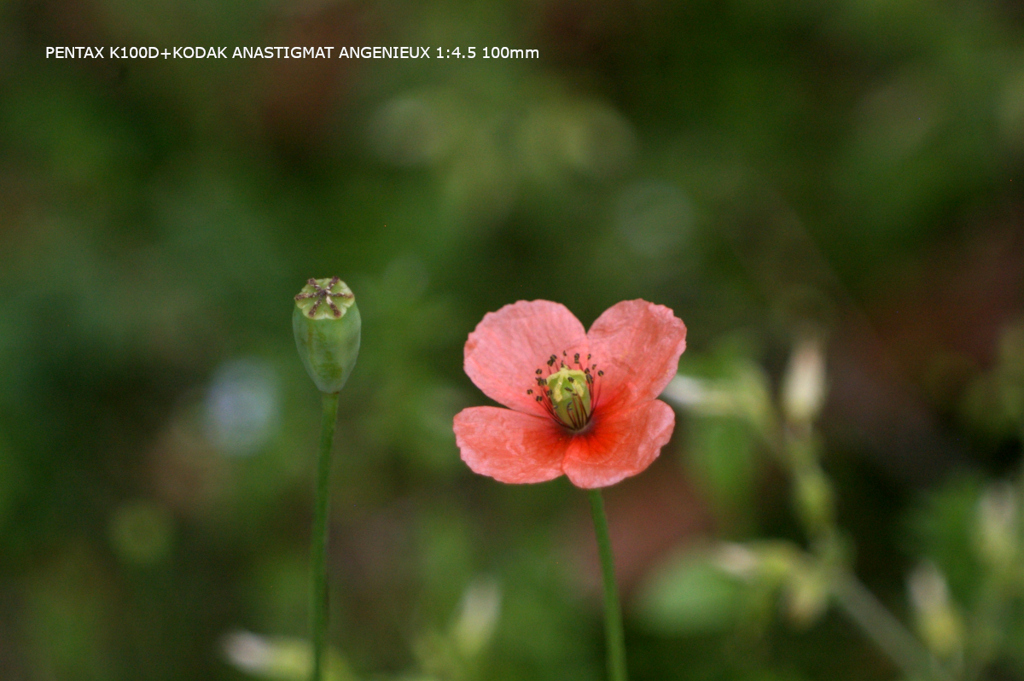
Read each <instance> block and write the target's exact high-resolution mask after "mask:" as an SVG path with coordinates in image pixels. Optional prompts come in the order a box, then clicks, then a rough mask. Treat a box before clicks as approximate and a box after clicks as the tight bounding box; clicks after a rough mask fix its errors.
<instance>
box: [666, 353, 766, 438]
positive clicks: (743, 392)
mask: <svg viewBox="0 0 1024 681" xmlns="http://www.w3.org/2000/svg"><path fill="white" fill-rule="evenodd" d="M767 385H768V381H767V379H766V378H765V375H764V372H762V371H761V370H760V368H758V367H756V366H754V365H752V364H746V363H740V364H738V365H737V366H735V367H734V370H733V376H732V377H730V378H726V379H717V380H710V379H700V378H693V377H692V376H683V375H682V374H680V375H678V376H676V377H675V378H673V379H672V380H671V381H670V382H669V384H668V385H667V386H666V387H665V390H664V391H662V393H661V396H662V397H663V398H665V399H666V400H667V401H669V402H670V403H672V404H673V405H675V406H676V407H678V408H680V409H688V410H691V411H693V412H694V413H697V414H700V415H702V416H737V417H740V418H743V419H746V420H747V421H748V422H750V423H751V424H752V425H753V426H754V428H756V429H757V430H758V432H767V430H768V429H769V428H770V420H771V408H770V400H769V398H768V388H767Z"/></svg>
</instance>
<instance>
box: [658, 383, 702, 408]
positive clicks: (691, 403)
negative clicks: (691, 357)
mask: <svg viewBox="0 0 1024 681" xmlns="http://www.w3.org/2000/svg"><path fill="white" fill-rule="evenodd" d="M661 396H662V397H664V398H665V399H666V400H668V401H669V402H671V403H673V404H674V405H676V406H677V407H680V408H682V409H688V408H692V407H699V406H702V405H704V404H705V403H707V402H708V398H709V397H710V396H711V395H710V393H709V391H708V387H707V384H706V382H705V381H702V380H700V379H697V378H693V377H691V376H683V375H682V374H679V375H677V376H676V377H675V378H673V379H672V380H671V381H669V384H668V385H667V386H665V390H664V391H663V392H662V393H661Z"/></svg>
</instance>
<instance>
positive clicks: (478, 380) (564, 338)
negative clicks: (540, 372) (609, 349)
mask: <svg viewBox="0 0 1024 681" xmlns="http://www.w3.org/2000/svg"><path fill="white" fill-rule="evenodd" d="M563 352H564V353H566V355H567V356H568V357H572V356H573V354H574V353H577V352H579V353H586V352H587V335H586V332H585V331H584V329H583V325H582V324H580V321H579V320H578V319H576V317H574V316H573V314H572V313H571V312H569V310H568V309H566V307H565V306H564V305H559V304H558V303H552V302H549V301H547V300H534V301H530V302H527V301H523V300H521V301H519V302H518V303H514V304H512V305H506V306H505V307H503V308H501V309H500V310H498V311H497V312H488V313H487V314H486V315H484V318H483V321H481V322H480V323H479V324H477V327H476V330H474V331H473V333H471V334H469V340H467V341H466V348H465V369H466V374H468V375H469V378H470V379H471V380H472V381H473V383H475V384H476V387H478V388H480V390H482V391H483V392H484V394H485V395H487V396H488V397H490V398H491V399H492V400H494V401H495V402H498V403H499V404H503V405H505V406H506V407H509V408H511V409H516V410H518V411H523V412H526V413H529V414H544V413H545V411H544V408H543V407H542V406H541V405H540V404H539V403H538V402H537V401H536V389H537V383H536V378H537V374H536V373H535V371H536V370H537V369H541V368H544V369H545V372H544V373H545V375H546V374H547V371H546V369H547V367H546V366H545V364H546V363H547V361H548V360H549V359H550V357H551V355H557V356H558V357H559V358H561V357H562V353H563ZM527 390H532V391H534V392H533V393H531V394H527Z"/></svg>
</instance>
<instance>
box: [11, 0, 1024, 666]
mask: <svg viewBox="0 0 1024 681" xmlns="http://www.w3.org/2000/svg"><path fill="white" fill-rule="evenodd" d="M75 45H82V46H90V45H94V46H111V45H118V46H143V47H145V46H150V45H152V46H156V47H158V48H159V49H161V50H162V49H164V48H173V47H183V46H204V47H208V46H227V47H228V48H229V52H230V51H231V50H232V49H233V48H234V47H235V46H243V47H244V46H255V45H298V46H318V45H330V46H334V47H335V48H337V47H340V46H375V45H388V46H390V45H409V46H426V47H430V49H431V56H432V58H431V59H429V60H427V59H419V60H397V59H391V60H388V59H380V60H368V59H331V60H316V59H302V60H294V59H288V60H285V59H280V60H279V59H270V60H256V59H253V60H244V59H233V60H232V59H228V60H184V59H178V60H175V59H163V58H158V59H154V60H142V59H136V60H131V59H125V60H112V59H109V58H107V59H102V60H98V59H92V60H91V59H54V58H46V56H45V50H46V47H48V46H75ZM469 46H475V47H476V51H477V57H476V58H475V59H472V60H470V59H461V60H459V59H447V60H440V59H437V48H438V47H441V48H442V49H444V50H451V49H454V48H456V47H459V48H460V50H461V53H462V54H466V53H467V51H468V50H467V48H468V47H469ZM485 46H489V47H498V48H500V47H503V46H504V47H509V48H521V49H536V50H539V55H540V56H539V58H536V59H525V58H524V59H516V58H509V59H483V58H482V54H481V53H482V48H483V47H485ZM335 54H337V50H336V51H335ZM1022 169H1024V9H1022V8H1021V6H1020V4H1019V3H1015V2H1011V1H1009V0H950V1H948V2H941V3H940V2H927V1H925V0H899V1H893V2H885V1H883V0H837V1H836V2H833V3H819V2H813V1H811V0H781V1H779V2H774V3H772V2H764V1H762V0H729V1H726V2H712V1H710V0H697V1H694V2H683V3H673V2H666V1H662V0H647V1H643V2H638V1H631V0H597V1H596V2H583V1H582V0H529V1H526V2H500V3H488V4H482V3H470V2H446V3H426V2H418V3H417V2H413V3H391V2H382V1H378V0H346V1H343V2H333V1H331V0H309V1H308V2H280V1H278V2H271V1H266V0H264V1H258V2H240V1H238V0H209V1H208V2H202V3H198V2H194V3H179V2H172V1H171V0H156V1H155V2H151V3H145V4H142V3H131V2H126V1H125V0H7V1H6V2H2V3H0V678H2V679H4V680H17V681H22V680H25V681H37V680H39V681H48V680H50V679H54V680H63V679H69V680H78V679H82V680H93V679H95V680H115V681H116V680H120V679H125V680H127V679H151V680H156V681H161V680H171V679H175V680H177V679H224V680H229V679H244V678H252V677H251V676H249V674H250V673H256V674H260V673H262V674H264V675H267V674H272V672H269V671H267V670H266V669H263V670H262V671H261V669H260V668H259V659H258V658H259V654H260V651H263V646H269V648H272V647H273V645H274V644H273V641H274V640H277V639H269V638H268V639H264V638H261V637H278V636H284V637H302V636H304V635H305V632H306V627H307V624H306V618H307V614H306V604H307V595H306V594H307V579H308V575H307V563H306V561H307V552H308V543H309V527H310V524H311V510H312V473H313V467H314V451H315V445H316V437H317V428H318V418H319V407H318V399H319V398H318V395H317V393H316V391H315V389H314V388H313V386H312V385H311V383H310V381H309V379H308V378H307V377H306V376H305V374H304V372H303V371H302V367H301V365H300V363H299V361H298V359H297V357H296V354H295V348H294V342H293V339H292V333H291V330H290V315H291V306H292V296H293V295H294V294H295V293H297V292H298V290H299V289H300V288H301V286H302V284H303V283H304V281H305V280H306V279H307V278H309V277H312V276H315V277H326V276H332V275H339V276H341V277H342V278H343V279H345V280H346V281H347V282H348V283H349V284H350V286H351V287H352V289H353V290H354V291H355V292H356V295H357V297H358V300H359V306H360V310H361V312H362V316H363V350H362V354H361V357H360V358H359V364H358V366H357V367H356V369H355V372H354V373H353V375H352V378H351V380H350V381H349V384H348V386H347V387H346V389H345V391H344V392H343V393H342V396H341V411H342V416H341V419H340V422H339V438H338V441H337V445H336V452H335V453H336V458H335V466H334V471H333V472H334V481H333V504H334V505H333V509H332V511H333V516H332V528H331V542H332V544H331V547H330V564H331V568H330V569H331V583H332V589H333V602H332V635H331V641H332V643H333V644H334V646H335V647H336V650H337V651H338V653H339V655H340V656H342V657H343V658H344V659H345V660H346V662H347V665H348V667H349V668H350V670H351V671H352V673H353V674H354V676H352V678H358V679H410V680H411V679H423V680H427V679H437V680H443V679H453V680H459V679H467V680H471V679H481V680H485V679H486V680H490V679H493V680H499V679H500V680H506V679H507V680H519V679H522V680H534V679H536V680H548V679H550V680H552V681H556V680H557V681H573V680H576V679H579V680H584V679H588V680H589V679H599V678H603V673H604V672H603V639H602V619H601V603H600V595H599V592H598V589H597V567H596V552H595V550H594V548H593V535H592V530H591V528H590V527H589V525H588V519H587V509H586V501H585V499H584V495H583V494H581V493H580V492H579V491H578V490H576V489H574V488H573V487H572V486H571V485H569V484H568V483H567V482H565V480H564V479H563V480H560V481H556V482H552V483H546V484H542V485H536V486H514V487H513V486H504V485H501V484H499V483H496V482H495V481H493V480H491V479H488V478H482V477H478V476H475V475H474V474H472V473H471V472H470V471H469V470H468V469H467V468H466V467H465V466H464V465H463V464H462V463H461V461H460V459H459V454H458V450H457V448H456V446H455V440H454V436H453V434H452V432H451V420H452V417H453V416H454V414H455V413H457V411H458V410H460V409H462V408H463V407H466V406H472V405H477V404H484V403H486V399H485V398H484V397H483V396H482V394H481V393H480V392H479V391H478V390H477V389H476V388H475V387H474V386H473V385H472V384H471V383H470V381H469V380H468V379H467V378H466V376H465V375H464V373H463V372H462V345H463V343H464V342H465V339H466V336H467V334H468V333H469V332H470V331H471V330H472V329H473V327H474V326H475V325H476V323H477V322H478V321H479V320H480V319H481V317H482V316H483V314H484V313H486V312H487V311H491V310H496V309H497V308H499V307H500V306H502V305H504V304H507V303H511V302H514V301H516V300H520V299H535V298H543V299H549V300H555V301H559V302H562V303H564V304H566V305H567V306H568V307H569V308H570V309H571V310H572V311H573V312H574V313H575V314H576V315H577V316H578V317H579V318H580V319H581V320H582V321H583V323H584V324H585V325H589V324H590V323H591V322H592V321H593V320H594V319H595V318H596V317H597V316H598V315H599V314H600V313H601V312H602V311H603V310H604V309H606V308H607V307H609V306H611V305H613V304H614V303H616V302H618V301H620V300H625V299H630V298H644V299H646V300H650V301H653V302H657V303H661V304H664V305H668V306H669V307H671V308H672V309H673V310H675V312H676V314H677V315H678V316H680V317H681V318H682V319H683V320H684V321H685V322H686V324H687V326H688V328H689V338H688V340H689V348H688V350H687V353H686V355H684V359H683V362H682V364H681V365H680V369H681V371H682V372H684V373H687V374H688V375H689V374H692V375H699V376H704V377H707V378H716V377H717V378H720V377H723V376H735V375H737V372H740V373H742V372H743V371H748V370H749V372H753V375H756V376H759V377H760V378H759V379H758V380H760V381H762V384H763V385H765V386H767V388H768V394H769V395H774V394H775V392H776V390H777V388H776V387H774V386H777V385H778V384H779V381H780V378H781V376H782V375H783V373H784V371H785V367H786V365H787V361H788V358H789V355H790V352H791V350H792V347H793V344H794V343H795V342H796V341H797V340H798V339H799V338H800V337H802V335H804V334H806V333H807V332H808V330H810V331H812V332H813V333H814V334H816V335H817V337H820V338H822V339H824V345H823V347H824V348H825V354H826V357H827V367H828V384H829V387H830V392H829V399H828V402H827V404H826V407H825V411H824V413H823V416H822V421H821V424H820V425H821V428H820V433H821V442H822V443H823V445H822V452H823V466H824V469H825V470H826V471H827V472H828V474H829V475H830V476H831V477H832V478H833V480H834V481H835V485H836V497H837V503H838V516H839V522H840V524H841V525H842V526H843V527H844V528H845V529H846V531H847V532H848V533H849V536H850V540H851V544H855V545H856V547H857V549H856V554H855V558H854V559H853V560H854V561H855V565H856V568H857V570H858V571H859V573H860V574H861V575H862V577H863V579H864V581H865V582H866V583H867V584H868V585H869V586H870V587H871V588H872V589H873V590H874V591H875V592H876V593H877V594H878V596H879V597H880V599H881V600H882V601H883V602H884V603H885V604H886V605H887V606H889V607H890V608H891V609H892V610H893V612H894V613H896V615H897V616H898V617H900V618H901V619H904V620H905V621H907V622H909V621H910V619H911V606H910V604H909V601H908V599H907V596H906V589H905V580H906V577H907V574H908V573H909V572H910V571H911V570H912V569H913V567H914V566H915V565H916V564H917V562H918V561H919V560H920V558H921V557H922V556H926V555H927V556H930V557H931V559H932V560H933V561H934V564H935V565H938V567H939V569H940V570H941V571H942V574H944V575H945V576H946V577H947V578H948V583H949V589H950V592H951V593H952V594H953V596H954V597H956V598H959V599H961V600H962V601H963V602H964V603H967V604H970V603H971V602H972V599H974V598H976V593H975V592H976V589H975V588H974V585H975V584H977V583H978V579H979V577H978V573H979V570H980V568H979V565H978V561H977V560H976V559H975V558H972V557H971V550H970V549H971V546H972V541H973V540H972V538H971V534H972V532H973V530H972V529H971V528H972V525H971V522H972V521H971V520H970V518H971V517H972V513H974V508H975V503H976V501H977V499H978V498H979V496H980V495H981V493H982V492H981V490H982V489H983V488H984V487H985V486H986V485H987V484H989V481H991V480H995V479H1005V478H1009V477H1010V476H1012V475H1013V474H1014V473H1015V471H1016V468H1017V465H1018V461H1019V459H1020V454H1021V433H1022V431H1024V327H1022V324H1024V307H1022V304H1024V297H1022V295H1021V292H1022V287H1024V229H1022V227H1021V220H1022V218H1024V203H1022V197H1024V193H1022V190H1021V187H1020V185H1021V184H1022V183H1024V173H1022V172H1021V171H1022ZM750 430H751V429H750V428H749V426H746V425H744V424H743V423H742V422H739V421H737V420H736V419H729V418H726V417H718V418H701V417H696V416H692V415H689V414H687V413H685V412H682V411H680V412H678V417H677V428H676V433H675V435H674V438H673V441H672V442H671V443H670V445H669V446H668V447H666V448H665V450H664V451H663V453H662V456H661V459H660V460H659V461H657V462H656V463H655V464H654V465H653V466H652V467H651V468H650V469H649V470H648V471H647V472H645V473H644V474H642V475H641V476H638V477H636V478H633V479H630V480H627V481H625V482H623V483H622V484H621V485H619V486H617V487H615V488H613V489H611V490H609V492H608V494H607V504H608V512H609V515H610V519H611V524H612V537H613V542H614V543H615V545H616V550H617V560H618V564H619V572H620V581H621V583H622V586H623V589H624V595H625V598H626V601H625V608H626V629H627V632H626V634H627V636H626V638H627V649H628V651H629V661H630V669H631V673H632V677H633V679H634V681H643V680H645V679H647V680H656V679H751V680H755V679H756V680H761V679H764V680H769V679H770V680H787V681H788V680H794V681H796V680H802V679H821V678H829V679H869V678H871V679H874V678H877V679H888V678H896V677H898V676H899V672H898V670H897V669H896V668H895V667H894V666H893V665H892V663H891V662H890V661H889V660H888V659H887V658H886V657H885V656H884V655H882V654H881V653H879V652H878V651H877V650H876V649H875V648H873V647H872V646H871V645H870V643H868V642H866V641H865V639H864V638H863V637H861V636H860V634H859V633H858V632H857V631H856V630H855V629H854V628H853V627H852V626H851V625H850V624H849V623H848V621H847V620H845V619H844V618H843V617H842V616H841V615H840V614H836V613H833V612H831V611H829V612H827V613H825V614H824V615H822V616H821V619H818V620H816V621H815V622H814V623H813V624H812V625H808V626H793V623H791V622H788V621H787V618H786V617H785V616H776V613H775V612H774V611H773V612H769V613H767V614H762V615H759V616H754V615H751V614H750V613H747V612H743V613H739V614H737V613H738V610H737V603H736V600H737V598H739V599H740V600H743V599H742V597H737V596H736V594H735V592H734V591H732V590H730V589H731V587H728V586H726V585H723V584H722V583H720V582H719V581H717V578H716V577H714V576H711V575H707V574H704V573H702V572H700V571H699V570H698V571H696V572H694V571H688V572H687V571H684V572H685V574H684V575H683V576H682V577H680V578H679V579H677V580H676V581H675V582H674V583H673V584H674V586H673V585H672V584H670V585H669V586H665V585H664V584H663V583H662V585H661V586H650V585H651V584H652V583H653V582H658V578H656V577H655V576H656V575H658V574H664V571H663V566H664V565H666V564H667V563H666V561H668V562H669V563H671V561H673V560H678V559H677V558H672V556H678V555H681V554H680V552H683V554H682V555H684V556H686V555H690V553H689V552H691V551H694V550H698V549H699V547H706V546H709V545H711V544H712V543H713V542H717V541H719V540H730V541H746V540H752V539H758V538H765V537H783V538H788V539H792V540H794V541H796V542H798V543H800V542H803V541H804V540H803V539H802V538H801V537H802V535H801V531H800V528H799V524H798V523H797V521H795V520H794V519H793V513H792V512H791V510H790V508H789V501H788V482H787V479H786V476H785V474H784V473H783V472H782V471H781V470H780V467H779V465H778V464H777V463H776V462H775V461H774V460H773V459H772V458H771V457H770V456H768V455H766V453H765V451H764V447H763V446H761V444H759V441H758V439H757V437H756V436H755V434H752V433H751V432H750ZM695 547H696V548H695ZM652 580H653V582H652ZM669 581H670V582H671V579H670V580H669ZM662 582H664V580H662ZM659 583H661V582H659ZM651 589H654V591H651ZM658 589H663V590H665V593H662V594H661V596H659V595H658V594H659V593H661V592H659V591H658ZM673 589H675V590H674V591H673ZM670 592H671V593H674V594H676V596H678V598H677V599H676V601H678V602H676V601H672V602H674V603H675V605H671V603H670V606H669V607H661V608H659V606H658V604H661V605H664V604H665V603H668V602H670V601H671V598H669V596H668V595H666V594H669V593H670ZM652 593H653V594H654V595H653V596H652V595H651V594H652ZM644 594H647V595H646V596H645V595H644ZM652 602H653V603H655V605H654V606H651V603H652ZM645 603H647V605H644V604H645ZM769 610H774V608H769ZM1014 621H1016V620H1014ZM798 624H799V623H798ZM1019 629H1020V627H1017V628H1016V629H1013V631H1014V632H1016V633H1014V634H1013V636H1015V637H1018V638H1014V639H1013V641H1016V642H1018V643H1022V645H1020V646H1017V650H1018V653H1017V655H1016V656H1014V655H1007V656H1002V657H999V656H997V659H994V661H992V662H991V664H988V665H987V666H986V667H985V669H984V670H983V675H984V677H985V678H996V679H1021V678H1024V676H1022V669H1024V667H1022V666H1021V664H1020V653H1019V651H1020V650H1022V649H1024V633H1020V631H1018V630H1019ZM239 632H251V634H246V633H239ZM240 641H241V642H247V643H246V645H248V647H246V646H244V645H241V643H240ZM240 648H242V649H244V650H243V653H245V651H248V652H247V653H246V654H247V655H248V657H246V654H242V653H239V649H240ZM269 648H268V649H269ZM1010 648H1011V649H1012V648H1013V646H1010ZM232 651H234V655H233V653H232ZM254 651H255V652H254ZM264 652H265V651H264ZM254 656H255V658H257V659H256V662H253V657H254ZM242 658H244V659H242ZM246 660H248V662H249V663H250V666H249V668H248V672H247V671H246ZM1015 660H1016V662H1015ZM282 674H283V676H280V677H279V678H288V677H287V674H286V673H284V672H282ZM339 678H340V677H339ZM346 678H347V677H346Z"/></svg>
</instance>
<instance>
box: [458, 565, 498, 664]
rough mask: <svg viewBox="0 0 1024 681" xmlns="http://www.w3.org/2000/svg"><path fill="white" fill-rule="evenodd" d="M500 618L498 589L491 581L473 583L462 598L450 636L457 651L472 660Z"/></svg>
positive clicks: (483, 580)
mask: <svg viewBox="0 0 1024 681" xmlns="http://www.w3.org/2000/svg"><path fill="white" fill-rule="evenodd" d="M500 615H501V588H500V587H499V586H498V583H497V581H496V580H494V579H493V578H489V577H486V578H480V579H477V580H476V581H474V582H473V583H472V584H470V585H469V587H468V588H467V589H466V592H465V593H464V594H463V595H462V602H461V604H460V605H459V613H458V615H457V617H456V619H455V625H454V626H453V628H452V635H453V638H454V639H455V645H456V646H458V649H459V652H460V653H462V654H463V655H464V656H466V657H472V656H474V655H476V654H478V653H479V652H480V651H481V650H483V648H484V646H485V645H487V643H488V641H490V640H491V636H493V634H494V630H495V628H496V627H497V625H498V618H499V617H500Z"/></svg>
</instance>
